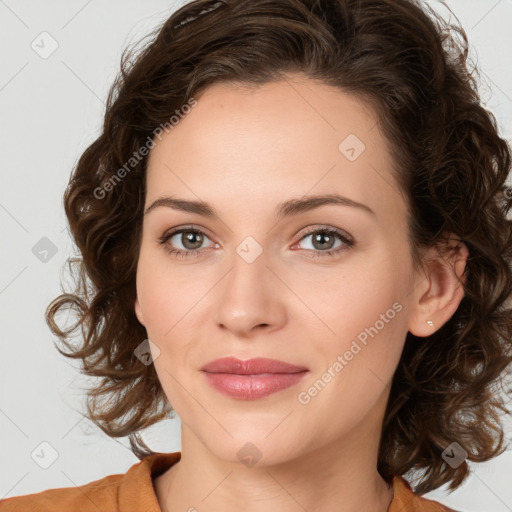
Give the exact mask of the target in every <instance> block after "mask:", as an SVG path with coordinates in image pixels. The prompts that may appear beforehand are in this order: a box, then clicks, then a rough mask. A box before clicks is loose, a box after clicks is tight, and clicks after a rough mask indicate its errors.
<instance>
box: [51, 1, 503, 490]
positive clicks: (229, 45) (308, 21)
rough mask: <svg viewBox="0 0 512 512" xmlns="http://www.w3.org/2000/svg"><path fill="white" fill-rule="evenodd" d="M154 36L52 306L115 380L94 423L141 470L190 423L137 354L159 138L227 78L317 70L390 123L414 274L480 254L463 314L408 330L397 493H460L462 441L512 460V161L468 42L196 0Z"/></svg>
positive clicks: (445, 28) (118, 87) (394, 470)
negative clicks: (510, 381) (65, 281)
mask: <svg viewBox="0 0 512 512" xmlns="http://www.w3.org/2000/svg"><path fill="white" fill-rule="evenodd" d="M148 37H151V40H150V41H149V43H147V44H146V45H145V46H144V47H143V48H142V49H140V50H138V49H137V48H136V47H133V48H129V47H128V48H126V49H125V51H124V52H123V55H122V58H121V67H120V73H119V74H118V75H117V77H116V79H115V82H114V83H113V85H112V87H111V89H110V92H109V95H108V99H107V107H106V111H105V118H104V124H103V130H102V133H101V135H100V136H99V137H98V138H97V139H96V140H95V141H94V142H93V143H92V144H90V146H89V147H88V148H87V149H86V150H85V151H84V153H83V154H82V155H81V157H80V159H79V161H78V163H77V165H76V166H75V168H74V170H73V173H72V176H71V179H70V182H69V185H68V188H67V189H66V192H65V195H64V205H65V212H66V215H67V218H68V220H69V225H70V230H71V234H72V236H73V239H74V242H75V244H76V246H77V248H78V249H79V251H80V253H81V256H82V258H69V260H68V263H69V267H70V269H71V270H72V272H75V271H76V273H74V277H75V284H76V289H75V290H74V292H73V293H64V294H62V295H60V296H59V297H57V298H56V299H55V300H54V301H53V302H52V303H51V304H50V305H49V306H48V308H47V310H46V320H47V323H48V325H49V326H50V328H51V330H52V332H53V333H54V334H55V335H56V336H58V338H59V339H60V341H61V342H62V343H63V344H64V345H65V346H66V347H67V349H68V352H66V351H64V350H61V348H59V347H58V346H57V350H59V352H61V353H62V354H63V355H65V356H67V357H72V358H78V359H81V361H82V364H83V369H82V370H81V371H82V373H84V374H86V375H89V376H94V377H99V378H101V380H100V382H99V383H98V384H97V386H96V387H94V388H92V389H90V390H88V397H87V398H88V399H87V411H88V415H89V418H90V419H91V420H92V421H94V422H95V423H96V424H97V425H98V426H99V427H100V428H101V429H102V430H103V431H104V432H105V433H106V434H108V435H109V436H111V437H120V436H128V437H129V440H130V445H131V448H132V450H133V452H134V453H135V455H136V456H137V457H138V458H139V459H141V458H143V457H144V456H146V455H149V454H151V453H154V452H152V451H151V450H150V449H149V448H148V447H147V446H146V444H145V443H144V441H143V440H142V439H141V437H140V435H139V431H140V430H142V429H144V428H146V427H148V426H150V425H152V424H154V423H156V422H158V421H160V420H161V419H163V418H165V417H169V415H170V417H172V415H173V414H174V411H173V409H172V407H171V406H170V404H169V403H168V402H167V400H166V399H165V395H164V393H163V390H162V387H161V385H160V382H159V380H158V377H157V374H156V371H155V368H154V366H153V365H152V364H150V365H145V364H142V363H141V361H140V360H139V359H138V358H137V357H135V355H134V350H135V349H136V347H137V346H139V344H140V343H141V342H142V341H143V340H145V339H146V338H147V332H146V330H145V328H144V327H143V326H142V325H141V324H140V323H139V321H138V319H137V317H136V315H135V312H134V301H135V298H136V286H135V278H136V268H137V261H138V254H139V249H140V242H141V231H142V218H143V208H144V200H145V187H146V185H145V170H146V163H147V159H148V157H147V151H146V155H144V152H143V151H142V150H141V148H142V147H143V146H144V144H145V141H148V142H151V143H152V141H154V139H155V138H156V137H159V135H160V133H162V128H161V127H162V126H164V127H165V130H166V131H168V129H169V127H170V124H169V122H168V119H169V116H170V113H175V112H176V113H179V112H181V111H182V110H184V108H183V106H184V105H186V104H187V102H189V101H190V99H191V98H193V97H195V98H199V96H200V94H201V93H202V92H203V91H205V89H206V88H207V87H209V86H210V85H212V84H214V83H217V82H228V81H229V82H231V83H239V84H243V85H244V86H255V87H256V86H258V85H260V84H265V83H269V82H272V81H276V80H280V79H283V78H285V77H286V76H287V73H300V74H302V75H305V76H306V77H308V78H311V79H314V80H320V81H321V82H323V83H325V84H329V85H334V86H336V87H338V88H339V89H340V90H342V91H345V92H348V93H351V94H353V95H354V96H356V97H358V98H361V99H364V101H365V102H370V104H371V105H372V106H373V108H374V109H375V112H376V113H377V114H378V119H379V125H380V127H381V129H382V133H383V134H385V136H386V137H387V141H388V144H389V150H390V152H391V155H392V157H393V161H394V164H395V168H394V170H393V171H394V173H395V174H396V179H397V182H398V183H399V184H400V190H401V192H402V194H403V196H404V198H406V200H407V203H408V207H409V212H410V218H409V240H410V245H411V254H412V257H413V261H414V264H415V267H416V268H418V267H419V266H420V265H421V264H422V254H424V252H423V251H424V249H425V248H426V247H432V246H433V245H436V244H438V243H439V242H440V241H441V240H442V239H443V236H444V234H445V233H447V232H450V233H454V234H456V236H457V237H458V238H459V239H460V240H461V241H463V242H464V244H466V246H467V248H468V250H469V254H470V256H469V258H468V260H467V264H466V270H465V274H464V276H465V281H464V283H463V286H464V298H463V299H462V301H461V303H460V305H459V307H458V309H457V311H456V312H455V314H454V315H453V316H452V318H451V319H450V320H449V321H448V322H447V323H445V324H444V325H443V326H442V327H441V328H439V329H438V330H437V332H435V333H434V334H433V335H431V336H430V337H427V338H422V339H421V343H420V342H419V340H414V336H413V335H412V334H411V333H408V335H407V338H406V340H405V346H404V350H403V353H402V357H401V360H400V362H399V365H398V367H397V369H396V372H395V374H394V377H393V382H392V386H391V390H390V395H389V401H388V406H387V410H386V414H385V418H384V423H383V430H382V437H381V443H380V448H379V456H378V471H379V472H380V474H381V475H382V477H383V478H384V479H385V480H387V481H388V482H390V481H391V479H392V477H393V476H395V475H405V474H406V473H407V472H423V475H422V478H421V479H420V483H419V485H418V486H417V487H416V488H415V492H416V493H418V494H423V493H426V492H429V491H432V490H434V489H436V488H438V487H440V486H441V485H443V484H445V483H450V486H449V488H450V489H452V490H453V489H455V488H457V487H458V486H459V485H460V484H461V483H462V482H463V481H464V480H465V478H466V477H467V476H468V475H469V473H470V471H469V467H468V464H467V461H464V462H463V463H462V464H461V465H459V466H458V467H456V468H452V467H450V466H449V465H447V464H446V463H445V461H444V460H443V458H442V457H441V453H442V452H443V450H444V449H445V448H446V447H447V446H449V445H450V444H451V443H452V442H453V441H457V442H459V443H460V444H461V445H462V446H463V447H464V449H465V450H466V451H467V452H468V457H467V459H468V460H470V461H475V462H482V461H486V460H489V459H490V458H492V457H495V456H496V455H499V454H500V453H502V452H503V451H504V450H505V447H504V446H503V445H504V433H503V430H504V429H503V426H502V424H501V423H500V416H501V413H503V412H504V413H507V414H508V413H509V411H508V410H507V408H506V406H505V404H506V400H507V398H506V396H503V395H500V394H499V393H498V386H500V385H501V389H503V383H504V380H505V375H507V374H508V372H507V369H508V367H509V365H510V363H511V362H512V341H511V340H512V313H511V309H510V308H509V307H508V308H507V303H508V299H510V297H511V294H512V266H511V259H512V221H511V220H509V219H507V214H508V212H509V210H510V207H511V206H512V200H511V196H512V194H511V193H510V189H507V188H506V185H505V181H506V179H507V176H508V174H509V171H510V168H511V149H510V148H509V146H508V145H507V143H506V141H505V140H504V139H502V138H501V137H500V136H499V134H498V128H497V122H496V119H495V117H494V116H493V114H492V113H491V112H490V111H488V110H486V109H485V108H484V107H483V106H482V105H481V101H480V97H479V93H478V90H477V86H478V84H477V80H476V78H475V76H474V74H475V73H476V74H477V75H478V70H477V69H476V68H475V67H474V69H473V70H472V71H470V70H469V62H470V60H469V58H468V41H467V37H466V34H465V32H464V30H463V29H462V28H461V27H460V25H454V24H451V23H448V22H447V21H445V20H444V19H443V18H442V17H441V16H440V15H439V14H437V13H436V12H434V11H433V10H432V9H431V8H430V7H429V6H428V5H427V4H423V3H420V0H221V1H213V0H196V1H193V2H190V3H188V4H186V5H184V6H183V7H181V8H180V9H179V10H177V11H176V12H174V13H173V14H172V16H171V17H170V18H169V19H167V20H166V21H165V22H164V23H163V24H162V25H161V26H160V27H158V28H157V29H156V30H155V31H154V32H153V33H151V34H149V35H148ZM134 57H135V58H134ZM146 144H147V143H146ZM140 154H142V155H144V156H143V157H140ZM136 157H137V158H136ZM127 162H128V163H129V167H127ZM122 169H124V171H122ZM63 291H64V290H63ZM63 308H72V309H74V310H75V313H76V315H77V321H76V323H74V324H73V325H72V326H69V327H68V328H66V329H61V328H60V327H59V326H58V325H57V322H56V319H55V316H56V315H57V313H58V312H59V311H61V310H62V309H63ZM79 327H80V329H81V337H80V339H81V345H80V346H79V347H76V346H73V345H72V344H71V343H70V338H71V336H72V334H73V332H74V331H75V330H77V329H78V328H79ZM56 345H57V344H56ZM508 392H509V391H506V393H508Z"/></svg>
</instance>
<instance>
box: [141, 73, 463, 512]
mask: <svg viewBox="0 0 512 512" xmlns="http://www.w3.org/2000/svg"><path fill="white" fill-rule="evenodd" d="M197 100H198V104H197V106H195V107H194V108H193V109H192V112H191V113H190V114H188V115H187V116H186V117H185V118H184V119H183V120H182V121H181V122H180V123H179V124H178V125H177V126H175V127H174V128H173V130H172V131H170V132H169V133H168V134H164V135H163V138H162V140H161V141H157V144H156V146H155V147H154V148H153V149H152V150H151V153H150V157H149V162H148V169H147V194H146V203H145V204H146V208H147V207H148V206H149V205H150V204H151V203H152V202H153V201H154V200H156V199H158V198H160V197H163V196H171V195H172V196H173V197H177V198H181V199H188V200H195V201H197V200H202V201H206V202H208V203H209V204H210V205H211V206H212V207H213V208H214V209H215V211H216V212H217V214H218V216H219V219H213V218H208V217H204V216H201V215H198V214H195V213H189V212H180V211H176V210H174V209H171V208H169V207H165V206H162V207H157V208H155V209H153V210H152V211H150V212H149V213H147V215H145V218H144V222H143V235H142V243H141V250H140V257H139V263H138V269H137V300H136V302H135V311H136V314H137V317H138V319H139V321H140V322H141V323H142V324H143V325H144V326H145V327H146V330H147V333H148V338H149V339H150V340H151V341H152V342H153V343H154V344H155V346H157V347H158V349H159V351H160V353H159V354H156V353H155V351H154V352H153V353H154V357H155V360H154V364H155V368H156V371H157V374H158V377H159V379H160V381H161V383H162V387H163V389H164V391H165V394H166V397H167V399H168V400H169V402H170V403H171V404H172V406H173V408H174V409H175V410H176V412H177V414H178V416H179V417H180V419H181V422H182V448H181V452H182V458H181V461H180V462H179V463H177V464H176V465H175V466H174V467H172V468H171V469H170V470H168V471H167V472H165V473H163V474H162V475H160V476H159V477H157V478H156V479H155V481H154V484H155V490H156V493H157V497H158V500H159V502H160V506H161V508H162V510H163V511H175V510H182V511H183V510H188V509H189V507H196V508H197V509H198V510H235V509H238V510H247V511H250V512H256V511H265V512H268V510H280V511H281V512H288V511H290V512H291V511H299V510H303V509H305V510H308V511H334V510H336V511H337V512H348V511H353V510H367V511H376V512H377V511H380V512H384V511H386V510H387V508H388V506H389V503H390V501H391V499H392V489H391V488H390V486H388V485H387V484H386V482H385V481H384V480H383V479H382V478H381V477H380V475H379V473H378V472H377V453H378V444H379V439H380V432H381V428H382V421H383V416H384V411H385V407H386V403H387V399H388V395H389V389H390V388H389V386H390V383H391V380H392V377H393V374H394V371H395V369H396V367H397V365H398V362H399V359H400V355H401V352H402V349H403V345H404V342H405V337H406V334H407V332H408V331H410V332H412V333H413V334H415V335H416V336H428V335H430V334H432V333H433V332H434V331H435V330H436V329H438V328H439V327H440V326H441V325H442V324H444V323H445V322H446V321H448V320H449V318H450V317H451V316H452V315H453V313H454V312H455V310H456V309H457V307H458V305H459V303H460V300H461V299H462V297H463V289H462V287H461V286H460V284H459V282H458V281H457V277H456V274H457V275H458V276H459V277H461V276H462V273H463V271H464V268H465V261H466V258H467V256H468V252H467V248H466V247H465V246H464V244H462V243H459V244H458V248H454V249H453V250H452V252H451V253H450V255H449V257H447V256H446V255H445V256H444V258H442V257H441V256H439V255H438V253H437V251H436V250H435V249H434V248H431V249H429V251H428V252H427V254H426V257H429V259H428V265H427V266H426V267H425V269H424V270H421V271H418V272H414V271H413V266H412V257H411V254H410V247H409V245H408V239H407V224H406V222H407V215H408V213H407V208H406V204H405V201H404V199H403V197H402V195H401V194H400V193H399V191H398V187H397V185H396V183H395V182H394V180H393V178H392V174H391V169H392V165H393V164H392V161H391V157H390V155H389V152H388V149H387V142H386V141H385V139H384V137H383V135H382V134H381V133H380V132H379V127H378V125H377V120H376V117H375V115H374V114H373V113H372V111H371V110H370V109H369V108H367V107H366V106H365V104H364V103H362V102H360V101H359V100H357V99H355V98H354V97H353V96H350V95H348V94H346V93H344V92H342V91H340V90H339V89H336V88H333V87H331V86H327V85H324V84H321V83H319V82H316V81H312V80H310V79H307V78H304V77H299V76H291V75H290V76H289V77H288V79H286V80H282V81H279V82H275V83H272V84H266V85H264V86H259V87H258V88H255V89H247V88H243V87H241V86H235V85H234V84H217V85H214V86H212V87H210V88H209V89H207V90H206V92H205V93H204V94H203V95H201V96H200V97H199V98H197ZM349 134H355V135H356V136H357V137H358V138H359V139H360V140H361V141H363V143H364V144H365V146H366V147H365V150H364V151H363V152H362V153H361V154H360V155H359V156H358V157H357V158H356V159H355V160H354V161H350V160H349V159H348V158H347V157H346V156H345V154H343V153H342V152H341V151H340V150H339V149H338V146H339V144H340V143H341V142H342V141H343V140H344V139H345V138H346V137H347V136H348V135H349ZM332 193H338V194H340V195H343V196H345V197H348V198H350V199H352V200H354V201H358V202H360V203H363V204H364V205H366V206H368V207H369V208H371V209H372V210H373V212H374V214H371V213H367V212H365V211H364V210H363V209H360V208H354V207H351V206H345V205H323V206H321V207H319V208H316V209H314V210H311V211H308V212H302V213H299V214H297V215H294V216H290V217H289V218H284V219H281V220H278V219H277V218H276V217H275V209H276V207H277V205H278V204H279V203H281V202H284V201H287V200H289V199H292V198H301V197H302V196H305V195H306V196H311V195H323V194H332ZM190 224H192V225H193V227H194V228H196V229H200V230H201V231H203V232H204V233H205V236H204V238H203V243H202V245H199V244H201V241H200V240H199V242H197V238H196V239H195V240H193V242H192V243H190V242H187V238H186V237H185V235H186V234H183V236H182V235H181V234H178V235H175V236H173V237H172V238H171V239H169V240H167V242H166V245H167V247H170V248H175V249H179V250H183V251H184V250H186V249H188V250H191V249H190V248H191V247H192V250H195V251H196V252H197V251H198V250H199V249H204V251H203V252H202V253H201V254H199V255H195V254H192V255H189V256H185V257H181V256H180V257H176V255H174V254H169V253H168V252H166V250H165V247H164V245H161V244H159V242H158V239H159V237H161V236H162V235H164V234H165V233H166V232H169V231H170V230H171V229H172V228H180V227H190ZM325 227H334V228H338V229H339V230H341V231H342V232H343V233H345V234H346V235H348V236H349V237H351V238H352V239H354V240H355V243H354V245H353V246H352V247H350V248H347V246H346V245H345V244H344V242H343V241H342V240H340V239H338V238H337V237H335V239H334V240H333V241H331V242H330V241H329V239H326V240H325V241H323V242H322V241H320V243H319V244H318V243H317V244H316V245H315V243H314V241H315V233H313V235H311V232H312V231H314V230H320V229H321V228H325ZM249 236H250V237H253V238H254V240H255V241H256V242H257V244H259V245H258V247H260V248H261V250H262V253H261V254H260V255H259V256H258V257H257V258H256V259H255V260H254V261H253V262H252V263H248V262H247V261H246V260H245V259H244V258H243V257H241V256H240V255H239V254H238V253H237V248H238V247H239V246H241V247H244V244H242V242H244V241H245V239H246V237H249ZM194 244H196V245H194ZM329 244H330V245H329ZM194 247H199V249H194ZM247 247H248V248H249V252H251V251H254V250H255V249H254V246H251V245H249V246H247ZM340 247H342V248H343V247H344V249H343V250H341V251H340V252H338V253H337V254H334V255H333V256H327V255H324V254H323V253H325V251H326V250H329V249H333V250H336V249H338V248H340ZM252 254H254V252H252ZM315 254H316V255H317V256H319V257H317V258H315V257H314V256H315ZM426 261H427V260H426ZM394 303H399V305H400V306H401V310H400V311H399V312H396V315H394V318H393V319H391V320H388V321H387V322H384V327H383V328H381V329H379V330H378V334H377V335H374V336H373V337H368V342H367V344H366V345H362V344H361V343H359V345H360V346H361V350H360V351H359V352H358V353H357V354H356V355H354V356H353V358H352V360H350V361H345V362H346V363H347V364H346V365H343V369H342V370H341V371H338V372H336V371H331V375H332V374H335V376H334V377H332V378H331V380H330V382H328V383H327V384H326V385H325V386H324V387H323V389H321V391H319V392H318V393H317V394H316V395H315V396H313V397H310V398H311V399H310V401H309V402H308V403H307V404H303V403H300V401H299V400H298V393H299V392H301V391H307V390H308V389H309V388H310V387H311V386H312V385H313V383H315V381H318V379H319V378H321V377H322V375H323V374H324V373H325V372H326V371H327V370H328V368H329V367H331V368H332V367H333V364H334V363H335V362H336V361H337V358H338V356H339V355H341V356H343V354H344V353H345V352H346V351H347V350H349V349H350V347H351V344H352V342H353V341H354V340H357V336H358V334H360V333H361V332H362V331H364V330H365V328H369V327H371V326H374V325H376V322H377V320H379V319H380V318H381V315H382V314H385V313H386V311H388V310H390V309H393V308H392V305H393V304H394ZM427 320H432V321H433V322H434V326H430V325H428V324H427V323H426V321H427ZM223 356H235V357H238V358H240V359H250V358H253V357H268V358H273V359H279V360H283V361H286V362H289V363H292V364H296V365H299V366H306V367H307V368H308V370H309V373H308V374H307V375H306V377H305V378H304V379H303V380H302V382H300V383H299V384H298V385H296V386H293V387H291V388H288V389H286V390H282V391H279V392H277V393H274V394H273V395H270V396H268V397H265V398H260V399H256V400H239V399H233V398H229V397H226V396H224V395H222V394H220V393H219V392H218V391H216V390H215V389H213V388H212V387H210V386H209V384H208V383H207V381H206V379H205V377H204V374H203V373H202V372H201V371H200V368H201V367H202V366H203V365H204V364H206V363H207V362H209V361H211V360H212V359H216V358H219V357H223ZM247 443H252V445H254V446H255V447H256V448H257V451H256V449H255V448H252V447H251V448H247V447H246V449H249V450H252V452H251V453H258V454H259V456H260V459H259V460H258V461H257V463H256V464H255V465H253V466H250V467H249V466H248V465H246V464H244V463H243V462H242V461H241V460H240V459H239V456H238V455H237V454H238V452H239V450H240V449H242V448H243V447H244V446H245V445H246V444H247Z"/></svg>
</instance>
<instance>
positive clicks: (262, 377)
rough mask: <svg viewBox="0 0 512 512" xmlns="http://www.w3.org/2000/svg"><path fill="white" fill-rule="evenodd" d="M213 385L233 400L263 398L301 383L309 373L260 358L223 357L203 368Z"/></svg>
mask: <svg viewBox="0 0 512 512" xmlns="http://www.w3.org/2000/svg"><path fill="white" fill-rule="evenodd" d="M201 370H202V371H203V372H204V374H205V376H206V378H207V380H208V382H209V384H210V385H211V386H213V387H214V388H215V389H217V390H218V391H220V392H221V393H223V394H225V395H228V396H230V397H232V398H239V399H242V400H251V399H255V398H262V397H265V396H268V395H271V394H272V393H276V392H277V391H281V390H283V389H286V388H288V387H290V386H293V385H295V384H297V383H298V382H299V381H300V380H301V379H302V378H303V377H304V375H306V373H307V372H308V369H307V368H306V367H304V366H295V365H293V364H289V363H285V362H283V361H277V360H275V359H266V358H256V359H249V360H247V361H242V360H240V359H237V358H235V357H223V358H221V359H215V360H214V361H211V362H209V363H208V364H206V365H205V366H203V367H202V368H201Z"/></svg>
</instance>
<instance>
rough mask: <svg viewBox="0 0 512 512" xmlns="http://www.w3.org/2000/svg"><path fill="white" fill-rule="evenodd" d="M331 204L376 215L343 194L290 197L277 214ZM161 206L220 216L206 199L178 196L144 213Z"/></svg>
mask: <svg viewBox="0 0 512 512" xmlns="http://www.w3.org/2000/svg"><path fill="white" fill-rule="evenodd" d="M329 204H335V205H342V206H351V207H353V208H358V209H359V210H361V211H365V212H367V213H370V214H371V215H375V212H374V211H373V210H372V209H371V208H370V207H369V206H366V205H365V204H362V203H358V202H357V201H354V200H352V199H349V198H348V197H344V196H341V195H339V194H327V195H320V196H306V197H303V198H299V199H289V200H288V201H285V202H283V203H281V204H279V205H277V207H276V210H275V215H276V217H277V218H278V219H282V218H284V217H290V216H292V215H298V214H299V213H304V212H308V211H310V210H313V209H315V208H319V207H320V206H324V205H329ZM160 206H166V207H168V208H172V209H173V210H178V211H182V212H189V213H196V214H198V215H202V216H204V217H209V218H215V219H219V216H218V215H217V214H216V213H215V210H214V209H213V208H212V206H210V205H209V204H208V203H206V202H204V201H190V200H187V199H178V198H176V197H160V198H158V199H156V200H155V201H153V202H152V203H151V205H149V206H148V207H147V208H146V210H145V212H144V215H147V214H148V213H149V212H151V211H152V210H154V209H155V208H158V207H160Z"/></svg>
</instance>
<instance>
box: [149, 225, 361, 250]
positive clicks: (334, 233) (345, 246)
mask: <svg viewBox="0 0 512 512" xmlns="http://www.w3.org/2000/svg"><path fill="white" fill-rule="evenodd" d="M184 233H186V234H188V235H189V237H188V240H189V242H190V241H191V242H192V243H194V240H197V239H199V243H200V244H202V243H203V241H204V240H205V239H206V240H210V238H209V237H208V235H207V234H206V233H205V232H204V231H202V230H201V229H198V228H196V227H193V226H188V227H183V228H178V229H174V230H171V231H170V232H167V233H165V234H164V235H162V236H161V237H159V238H158V242H159V243H160V244H161V245H162V246H163V248H164V250H165V251H166V252H167V253H168V254H170V255H172V256H173V257H177V258H187V257H197V256H200V255H201V254H203V253H204V252H205V251H208V249H209V248H208V247H206V248H200V249H177V248H175V247H173V246H172V245H170V244H168V243H167V242H168V241H169V240H170V239H172V238H174V237H175V236H176V235H180V234H184ZM190 235H192V237H190ZM311 235H321V236H323V237H326V236H327V237H328V238H329V239H330V238H334V239H338V240H340V241H341V242H342V243H341V245H339V246H338V247H337V248H332V249H328V250H325V251H322V250H316V249H306V252H308V253H311V254H310V256H308V257H312V258H326V257H334V256H337V255H339V254H340V253H342V252H345V251H347V250H349V249H351V248H352V247H353V246H354V245H355V242H354V240H353V239H352V238H351V237H349V236H347V235H346V234H345V233H344V232H342V231H341V230H339V229H337V228H333V227H330V226H328V227H318V228H316V229H313V230H310V231H308V232H307V233H304V234H303V235H302V237H301V238H300V240H299V241H298V242H297V243H296V244H294V247H295V246H296V245H297V244H298V243H301V242H302V241H303V240H305V239H306V238H308V237H311ZM321 239H323V238H321ZM317 242H318V239H317ZM180 243H183V237H181V241H180ZM212 244H213V246H216V245H217V244H215V243H212Z"/></svg>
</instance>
